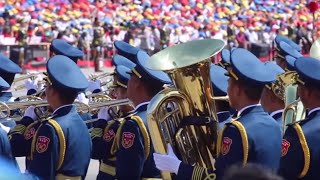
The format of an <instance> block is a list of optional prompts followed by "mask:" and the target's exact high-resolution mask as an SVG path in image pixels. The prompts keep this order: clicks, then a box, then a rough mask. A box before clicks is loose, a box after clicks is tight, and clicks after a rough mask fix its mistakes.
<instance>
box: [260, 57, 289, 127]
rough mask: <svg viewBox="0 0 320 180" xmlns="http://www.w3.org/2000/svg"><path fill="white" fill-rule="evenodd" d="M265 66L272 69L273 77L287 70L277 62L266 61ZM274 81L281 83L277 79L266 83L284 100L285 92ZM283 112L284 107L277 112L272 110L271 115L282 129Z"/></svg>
mask: <svg viewBox="0 0 320 180" xmlns="http://www.w3.org/2000/svg"><path fill="white" fill-rule="evenodd" d="M265 66H266V67H267V68H268V69H269V71H270V76H273V77H275V78H276V77H277V76H278V75H280V74H282V73H284V72H285V71H284V70H283V69H282V68H281V67H280V66H278V65H277V64H276V63H275V62H266V63H265ZM274 83H280V82H277V80H276V81H275V82H272V83H268V84H266V85H265V86H266V88H268V89H269V90H271V91H272V92H273V93H274V94H275V95H276V96H277V97H278V98H279V99H281V100H283V101H284V98H285V97H284V95H285V94H284V92H283V91H280V90H279V89H277V88H278V87H276V86H274ZM282 113H283V109H279V110H277V111H275V112H270V116H272V118H273V119H275V120H276V121H277V122H278V124H279V126H280V127H281V129H282V124H283V123H282Z"/></svg>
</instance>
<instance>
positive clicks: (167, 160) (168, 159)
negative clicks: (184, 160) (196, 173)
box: [153, 144, 181, 174]
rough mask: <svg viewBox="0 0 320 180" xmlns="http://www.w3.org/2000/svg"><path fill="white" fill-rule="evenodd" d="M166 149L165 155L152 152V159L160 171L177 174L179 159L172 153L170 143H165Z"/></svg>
mask: <svg viewBox="0 0 320 180" xmlns="http://www.w3.org/2000/svg"><path fill="white" fill-rule="evenodd" d="M167 150H168V154H167V155H162V154H157V153H153V159H154V162H155V164H156V167H157V168H158V169H159V170H160V171H167V172H170V173H175V174H178V171H179V166H180V163H181V161H180V160H179V159H178V158H177V156H176V155H175V154H174V152H173V149H172V147H171V145H170V144H168V145H167Z"/></svg>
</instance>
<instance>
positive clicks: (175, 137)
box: [146, 39, 226, 179]
mask: <svg viewBox="0 0 320 180" xmlns="http://www.w3.org/2000/svg"><path fill="white" fill-rule="evenodd" d="M224 46H225V43H224V41H222V40H217V39H207V40H196V41H191V42H187V43H184V44H179V45H176V46H173V47H169V48H166V49H164V50H162V51H160V52H158V53H157V54H155V55H153V56H152V57H151V58H150V59H149V60H148V61H147V62H146V67H147V68H149V69H152V70H161V71H165V72H167V73H168V75H169V76H170V78H171V80H172V82H173V83H174V85H175V87H176V88H171V87H167V88H165V89H164V90H163V91H161V92H159V93H158V94H157V95H156V96H155V97H154V98H153V99H152V100H151V102H150V104H149V106H148V110H147V116H148V127H149V132H150V136H151V139H152V142H153V146H154V149H155V151H156V152H157V153H160V154H165V153H166V144H167V143H170V144H171V145H172V147H173V149H174V150H175V152H176V153H177V154H178V155H180V157H181V158H182V161H183V162H185V163H187V164H190V165H199V166H201V167H206V168H212V167H213V158H215V157H216V156H217V148H216V142H217V136H218V131H217V124H218V121H217V117H216V112H215V111H216V110H215V104H214V101H213V99H215V98H214V97H213V93H212V87H211V86H212V84H211V81H210V65H211V58H212V57H213V56H214V55H216V54H217V53H219V51H221V50H222V49H223V47H224ZM218 99H219V98H218ZM218 99H217V100H218ZM222 99H226V98H220V100H222ZM168 109H171V110H170V111H168ZM186 116H198V117H207V118H208V119H210V122H211V121H212V124H213V127H212V128H209V127H208V126H196V125H188V126H185V127H180V125H181V124H182V121H181V120H182V119H183V118H184V117H186ZM161 175H162V177H163V179H171V175H170V174H169V173H166V172H162V173H161Z"/></svg>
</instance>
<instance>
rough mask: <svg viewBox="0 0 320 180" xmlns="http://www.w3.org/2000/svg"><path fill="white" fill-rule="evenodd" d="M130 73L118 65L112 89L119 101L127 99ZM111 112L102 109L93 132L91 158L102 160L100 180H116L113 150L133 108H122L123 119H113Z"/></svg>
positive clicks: (127, 69)
mask: <svg viewBox="0 0 320 180" xmlns="http://www.w3.org/2000/svg"><path fill="white" fill-rule="evenodd" d="M128 72H130V69H129V68H127V67H125V66H122V65H118V66H117V67H116V69H115V76H117V77H116V78H115V82H114V85H113V87H112V88H114V95H115V97H116V99H118V100H121V99H126V98H127V84H128V80H129V79H130V75H129V74H128ZM109 110H110V109H108V108H102V109H100V111H99V113H98V119H99V120H98V122H96V123H95V125H94V128H93V130H92V132H91V140H92V155H91V158H92V159H98V160H100V168H99V174H98V176H97V179H98V180H99V179H101V180H102V179H103V180H107V179H115V175H116V174H115V173H116V172H115V170H114V167H115V166H116V164H115V162H116V158H115V154H113V153H112V151H111V148H112V145H113V142H114V137H115V135H116V133H117V130H118V128H119V126H120V124H121V122H122V118H124V117H126V116H128V114H129V113H130V111H132V108H131V106H127V105H123V106H120V111H121V112H122V113H123V114H122V115H121V117H112V114H110V113H109ZM112 169H113V170H112ZM111 170H112V171H111Z"/></svg>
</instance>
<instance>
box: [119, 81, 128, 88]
mask: <svg viewBox="0 0 320 180" xmlns="http://www.w3.org/2000/svg"><path fill="white" fill-rule="evenodd" d="M117 85H119V86H121V87H123V88H126V89H127V88H128V87H127V85H125V84H123V83H122V82H119V81H117Z"/></svg>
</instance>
